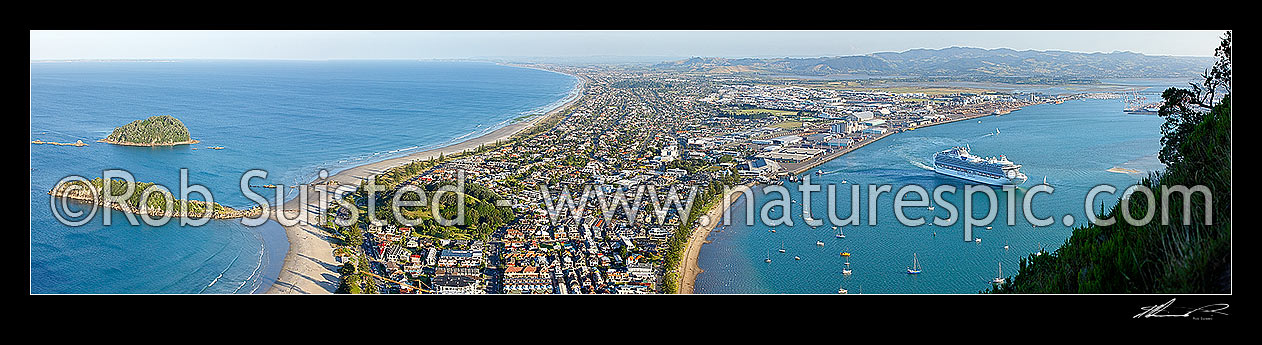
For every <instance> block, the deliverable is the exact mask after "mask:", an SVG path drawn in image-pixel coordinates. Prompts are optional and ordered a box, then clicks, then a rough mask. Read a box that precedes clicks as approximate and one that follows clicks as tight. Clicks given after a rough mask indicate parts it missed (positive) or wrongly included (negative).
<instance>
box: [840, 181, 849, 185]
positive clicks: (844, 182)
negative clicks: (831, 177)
mask: <svg viewBox="0 0 1262 345" xmlns="http://www.w3.org/2000/svg"><path fill="white" fill-rule="evenodd" d="M847 183H850V182H846V180H841V184H847Z"/></svg>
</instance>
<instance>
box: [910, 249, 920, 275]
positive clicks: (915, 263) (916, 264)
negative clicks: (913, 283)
mask: <svg viewBox="0 0 1262 345" xmlns="http://www.w3.org/2000/svg"><path fill="white" fill-rule="evenodd" d="M907 274H920V258H918V257H916V253H911V267H908V268H907Z"/></svg>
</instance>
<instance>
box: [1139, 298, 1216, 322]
mask: <svg viewBox="0 0 1262 345" xmlns="http://www.w3.org/2000/svg"><path fill="white" fill-rule="evenodd" d="M1174 300H1175V299H1174V298H1171V299H1170V301H1169V302H1166V303H1162V304H1158V305H1154V306H1147V307H1143V308H1140V309H1143V310H1144V312H1142V313H1139V314H1138V315H1135V317H1134V318H1141V317H1142V318H1149V317H1192V318H1194V319H1204V320H1208V319H1210V318H1212V317H1213V316H1214V315H1213V314H1218V315H1227V313H1224V312H1223V310H1225V309H1227V307H1229V305H1227V304H1226V303H1216V304H1209V305H1206V306H1203V307H1200V308H1183V307H1173V308H1171V307H1170V305H1172V304H1174ZM1194 314H1199V315H1200V316H1194Z"/></svg>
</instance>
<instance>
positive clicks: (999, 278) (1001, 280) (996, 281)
mask: <svg viewBox="0 0 1262 345" xmlns="http://www.w3.org/2000/svg"><path fill="white" fill-rule="evenodd" d="M1004 281H1006V279H1004V278H1003V262H1002V261H1001V262H999V275H998V276H996V277H995V279H991V280H990V282H991V283H992V284H1003V283H1004Z"/></svg>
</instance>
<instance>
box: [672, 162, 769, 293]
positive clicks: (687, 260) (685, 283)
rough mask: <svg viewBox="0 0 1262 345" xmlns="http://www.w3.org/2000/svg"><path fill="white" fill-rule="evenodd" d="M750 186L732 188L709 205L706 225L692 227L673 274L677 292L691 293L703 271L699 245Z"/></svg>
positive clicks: (703, 242) (721, 221)
mask: <svg viewBox="0 0 1262 345" xmlns="http://www.w3.org/2000/svg"><path fill="white" fill-rule="evenodd" d="M752 186H753V184H745V185H740V186H736V187H734V188H732V194H731V198H723V199H719V202H718V203H717V204H714V206H711V207H710V211H708V212H706V214H705V216H704V217H705V218H706V219H709V222H708V223H706V225H702V226H699V227H697V228H696V229H693V231H692V235H690V236H688V248H687V250H685V251H684V259H683V262H680V263H679V268H678V269H677V271H676V274H675V277H677V278H678V279H679V290H678V293H681V294H691V293H692V290H693V288H694V287H695V285H696V282H697V275H698V274H701V272H705V270H702V269H701V266H700V265H698V264H697V261H698V260H699V259H700V257H701V245H703V244H705V239H706V237H709V236H710V232H711V231H714V228H715V227H717V226H718V225H719V224H721V223H723V213H724V212H727V210H728V209H729V208H731V207H732V203H734V202H736V200H737V199H740V195H741V192H743V191H744V190H745V189H749V188H750V187H752Z"/></svg>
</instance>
